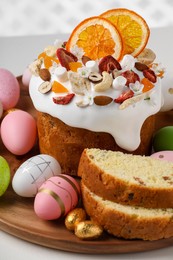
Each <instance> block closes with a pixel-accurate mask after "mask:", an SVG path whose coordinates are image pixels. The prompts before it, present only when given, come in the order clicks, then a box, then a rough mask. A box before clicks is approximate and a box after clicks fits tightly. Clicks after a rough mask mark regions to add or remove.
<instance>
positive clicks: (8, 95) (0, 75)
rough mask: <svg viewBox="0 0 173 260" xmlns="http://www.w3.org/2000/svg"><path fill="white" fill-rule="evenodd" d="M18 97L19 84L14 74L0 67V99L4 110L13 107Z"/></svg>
mask: <svg viewBox="0 0 173 260" xmlns="http://www.w3.org/2000/svg"><path fill="white" fill-rule="evenodd" d="M19 97H20V86H19V83H18V81H17V79H16V78H15V76H14V75H13V74H12V73H11V72H10V71H8V70H6V69H3V68H0V100H1V102H2V106H3V109H4V110H7V109H10V108H12V107H15V106H16V104H17V102H18V100H19Z"/></svg>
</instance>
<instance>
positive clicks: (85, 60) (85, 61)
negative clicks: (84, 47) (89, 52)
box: [82, 55, 91, 65]
mask: <svg viewBox="0 0 173 260" xmlns="http://www.w3.org/2000/svg"><path fill="white" fill-rule="evenodd" d="M90 60H91V59H90V58H89V57H87V56H85V55H83V56H82V63H83V65H85V64H86V63H87V61H90Z"/></svg>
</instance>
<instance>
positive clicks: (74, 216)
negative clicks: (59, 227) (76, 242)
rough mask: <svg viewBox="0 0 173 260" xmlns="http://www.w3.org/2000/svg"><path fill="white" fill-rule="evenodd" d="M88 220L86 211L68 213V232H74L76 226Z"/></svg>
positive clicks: (77, 209)
mask: <svg viewBox="0 0 173 260" xmlns="http://www.w3.org/2000/svg"><path fill="white" fill-rule="evenodd" d="M85 219H86V213H85V210H84V209H82V208H76V209H74V210H72V211H70V212H69V213H68V215H67V216H66V218H65V226H66V228H67V229H68V230H74V229H75V226H76V225H77V224H78V223H79V222H81V221H84V220H85Z"/></svg>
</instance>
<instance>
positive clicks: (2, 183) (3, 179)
mask: <svg viewBox="0 0 173 260" xmlns="http://www.w3.org/2000/svg"><path fill="white" fill-rule="evenodd" d="M9 183H10V167H9V165H8V163H7V161H6V160H5V159H4V158H3V157H2V156H0V196H2V195H3V194H4V193H5V191H6V190H7V188H8V185H9Z"/></svg>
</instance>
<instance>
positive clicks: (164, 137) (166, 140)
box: [153, 126, 173, 152]
mask: <svg viewBox="0 0 173 260" xmlns="http://www.w3.org/2000/svg"><path fill="white" fill-rule="evenodd" d="M153 148H154V151H155V152H159V151H165V150H171V151H173V126H166V127H163V128H161V129H159V130H158V131H157V132H156V133H155V135H154V137H153Z"/></svg>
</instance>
